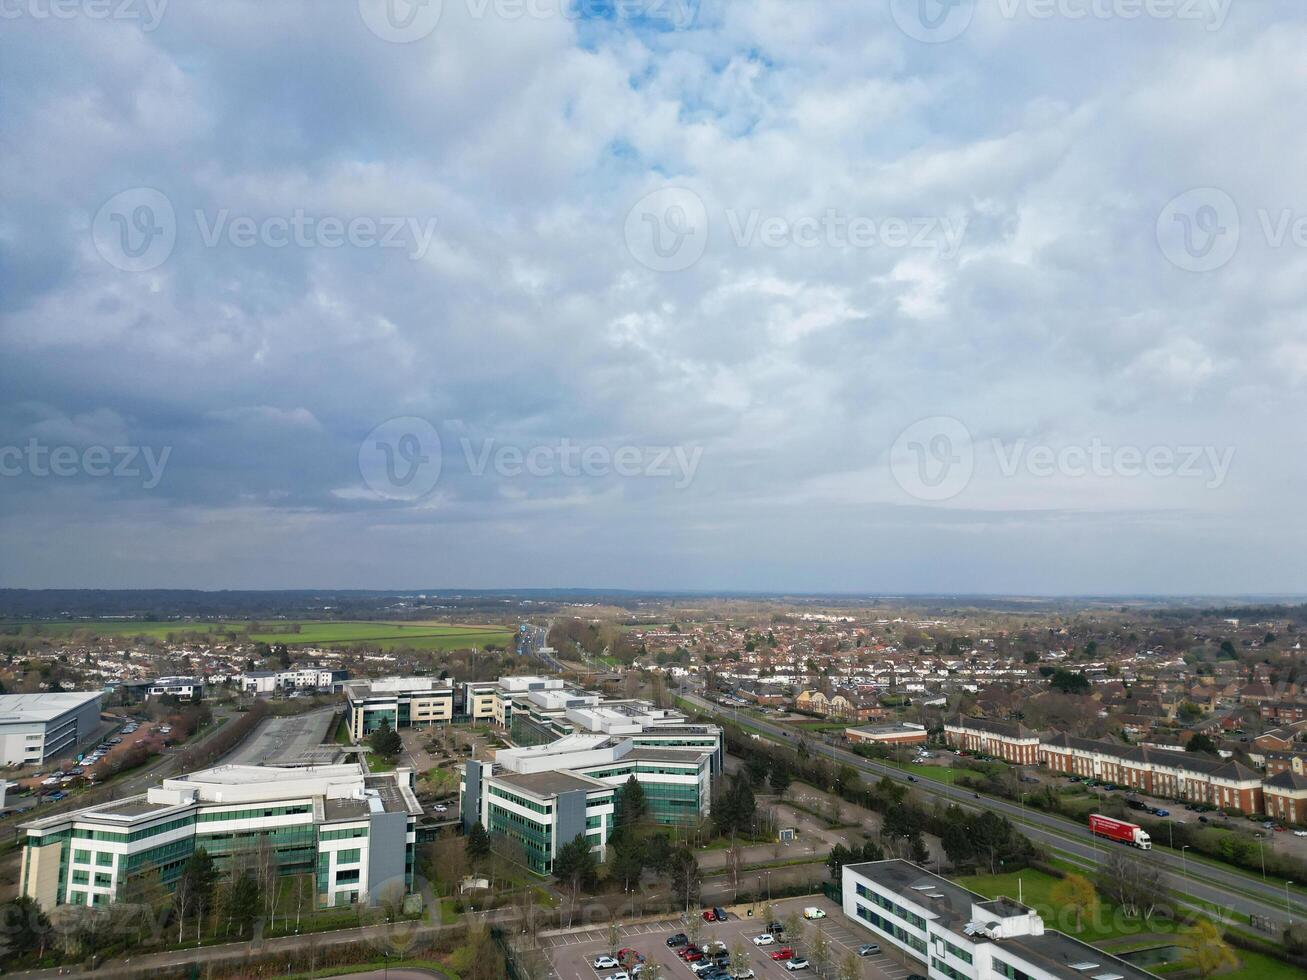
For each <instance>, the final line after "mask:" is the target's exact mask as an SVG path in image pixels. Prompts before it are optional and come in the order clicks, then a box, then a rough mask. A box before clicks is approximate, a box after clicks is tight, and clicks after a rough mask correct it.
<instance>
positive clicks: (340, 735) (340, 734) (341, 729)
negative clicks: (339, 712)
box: [335, 718, 353, 745]
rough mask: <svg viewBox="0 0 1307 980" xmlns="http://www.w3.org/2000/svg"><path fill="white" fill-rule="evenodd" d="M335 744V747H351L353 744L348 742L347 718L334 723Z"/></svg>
mask: <svg viewBox="0 0 1307 980" xmlns="http://www.w3.org/2000/svg"><path fill="white" fill-rule="evenodd" d="M335 742H336V744H337V745H352V744H353V743H352V742H351V741H350V738H349V719H348V718H341V719H340V721H339V722H337V723H336V735H335Z"/></svg>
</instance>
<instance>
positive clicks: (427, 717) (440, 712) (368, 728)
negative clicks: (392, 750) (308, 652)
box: [344, 677, 454, 742]
mask: <svg viewBox="0 0 1307 980" xmlns="http://www.w3.org/2000/svg"><path fill="white" fill-rule="evenodd" d="M344 690H345V700H346V702H347V703H348V705H349V720H350V729H349V730H350V737H351V738H353V739H354V741H355V742H362V741H363V740H364V739H365V738H367V737H368V736H369V735H371V734H372V733H373V732H374V731H376V730H377V729H378V728H379V727H381V722H382V720H383V719H384V720H385V721H386V722H387V724H389V725H390V727H391V728H393V729H396V730H398V729H401V728H409V727H411V726H414V725H416V726H419V727H420V726H425V725H437V724H446V723H448V722H451V721H453V720H454V682H453V681H450V680H439V679H437V678H434V677H382V678H378V679H377V680H371V681H367V680H359V681H347V682H346V683H345V685H344Z"/></svg>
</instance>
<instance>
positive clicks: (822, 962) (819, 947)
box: [808, 925, 831, 977]
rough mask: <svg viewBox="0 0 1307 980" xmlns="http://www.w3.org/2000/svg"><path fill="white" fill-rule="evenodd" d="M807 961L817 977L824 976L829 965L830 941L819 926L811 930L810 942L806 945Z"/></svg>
mask: <svg viewBox="0 0 1307 980" xmlns="http://www.w3.org/2000/svg"><path fill="white" fill-rule="evenodd" d="M808 959H809V961H811V963H812V969H813V972H814V973H816V974H817V976H819V977H823V976H825V975H826V970H827V969H828V968H829V967H830V965H831V945H830V940H829V939H827V938H826V930H825V929H823V928H822V927H821V926H820V925H818V926H817V927H816V929H815V930H813V936H812V942H810V943H808Z"/></svg>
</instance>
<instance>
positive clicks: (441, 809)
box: [433, 803, 449, 813]
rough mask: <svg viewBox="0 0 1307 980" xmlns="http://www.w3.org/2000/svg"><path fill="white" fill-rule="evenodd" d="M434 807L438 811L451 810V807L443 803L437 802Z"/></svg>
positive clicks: (446, 811) (445, 811)
mask: <svg viewBox="0 0 1307 980" xmlns="http://www.w3.org/2000/svg"><path fill="white" fill-rule="evenodd" d="M433 809H434V810H435V811H436V812H437V813H448V812H449V807H447V806H445V804H443V803H437V804H436V805H435V807H434V808H433Z"/></svg>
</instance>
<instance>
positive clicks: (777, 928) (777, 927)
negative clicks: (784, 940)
mask: <svg viewBox="0 0 1307 980" xmlns="http://www.w3.org/2000/svg"><path fill="white" fill-rule="evenodd" d="M767 931H768V932H770V933H771V934H772V935H773V936H779V935H780V934H781V933H783V932H784V931H785V923H784V922H768V923H767Z"/></svg>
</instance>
